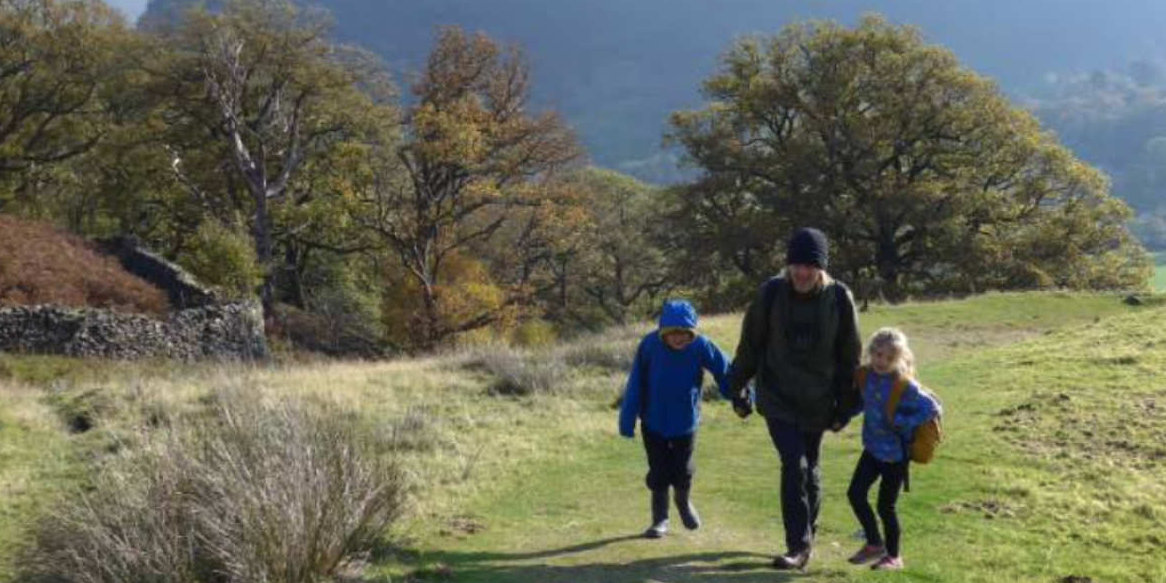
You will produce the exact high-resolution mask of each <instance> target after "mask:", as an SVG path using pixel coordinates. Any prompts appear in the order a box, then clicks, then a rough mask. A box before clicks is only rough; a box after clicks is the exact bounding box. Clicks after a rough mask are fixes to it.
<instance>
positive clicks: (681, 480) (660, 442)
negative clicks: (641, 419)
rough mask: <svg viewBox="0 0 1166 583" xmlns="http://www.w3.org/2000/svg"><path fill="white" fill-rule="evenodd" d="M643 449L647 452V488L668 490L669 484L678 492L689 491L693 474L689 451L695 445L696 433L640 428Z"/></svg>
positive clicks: (694, 470)
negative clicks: (670, 434)
mask: <svg viewBox="0 0 1166 583" xmlns="http://www.w3.org/2000/svg"><path fill="white" fill-rule="evenodd" d="M641 433H642V434H643V436H644V449H645V450H647V452H648V476H647V478H646V480H645V481H646V482H647V484H648V489H649V490H651V491H653V492H668V486H672V487H673V488H675V489H676V491H677V492H688V490H689V489H690V488H692V476H693V474H695V473H696V465H695V464H694V463H693V461H692V452H693V449H694V448H695V446H696V433H690V434H688V435H684V436H681V437H664V436H662V435H660V434H658V433H654V432H652V431H648V430H646V429H645V430H643V431H641Z"/></svg>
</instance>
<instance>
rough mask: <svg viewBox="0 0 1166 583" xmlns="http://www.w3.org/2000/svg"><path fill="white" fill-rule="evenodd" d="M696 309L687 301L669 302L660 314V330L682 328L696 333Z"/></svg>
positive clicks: (665, 303)
mask: <svg viewBox="0 0 1166 583" xmlns="http://www.w3.org/2000/svg"><path fill="white" fill-rule="evenodd" d="M697 318H698V317H697V315H696V308H694V307H692V304H690V303H688V302H687V301H685V300H668V301H666V302H664V309H663V311H661V312H660V330H661V331H663V330H665V329H669V328H680V329H684V330H691V331H692V332H694V333H695V332H696V323H697Z"/></svg>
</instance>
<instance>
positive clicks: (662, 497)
mask: <svg viewBox="0 0 1166 583" xmlns="http://www.w3.org/2000/svg"><path fill="white" fill-rule="evenodd" d="M667 532H668V490H652V526H650V527H648V530H645V531H644V538H660V537H662V536H664V534H665V533H667Z"/></svg>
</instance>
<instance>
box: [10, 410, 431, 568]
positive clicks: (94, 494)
mask: <svg viewBox="0 0 1166 583" xmlns="http://www.w3.org/2000/svg"><path fill="white" fill-rule="evenodd" d="M205 402H206V404H207V407H205V408H204V410H203V414H202V415H198V416H184V417H179V418H175V419H173V420H171V421H169V423H168V426H167V427H164V428H161V429H157V430H155V431H154V432H153V434H152V435H151V436H149V437H147V438H144V439H142V441H141V446H140V447H137V448H133V449H127V450H125V451H123V452H122V453H121V454H119V455H117V456H115V457H112V458H107V459H105V460H103V463H102V465H101V467H100V468H99V469H98V470H97V472H96V474H95V476H94V477H93V479H92V483H91V484H90V485H89V487H88V488H85V489H78V491H75V492H72V493H71V494H70V495H69V496H67V497H65V498H64V499H63V500H62V501H61V503H60V504H59V505H58V506H57V508H56V509H55V510H54V511H52V512H51V513H50V514H49V515H48V516H47V517H44V518H43V519H42V520H41V521H40V523H39V525H38V526H37V529H36V532H35V543H34V545H33V548H32V549H31V550H30V551H29V552H28V554H27V556H26V557H24V560H23V561H22V563H23V565H24V576H25V577H26V580H29V581H77V582H93V583H97V582H103V583H104V582H114V581H152V580H166V581H179V582H209V581H214V582H226V581H240V582H242V581H248V582H254V581H279V582H309V581H322V580H326V579H327V578H329V577H332V576H333V575H334V574H336V573H337V572H338V571H339V570H340V569H342V568H343V567H344V566H345V565H346V564H347V563H349V562H350V561H353V560H354V559H358V558H359V557H360V555H361V553H362V552H364V551H366V550H368V549H369V548H370V547H371V546H372V544H373V543H374V541H375V539H376V538H377V537H379V536H380V535H381V534H382V533H384V531H385V530H386V529H387V528H388V527H389V526H390V525H391V524H392V523H393V522H394V521H395V520H396V519H397V518H398V517H399V516H400V515H401V512H402V509H403V504H404V499H405V497H406V494H407V490H408V485H407V480H406V478H405V475H404V472H403V471H402V470H401V469H400V468H399V467H398V466H397V465H396V464H395V463H394V462H393V460H392V458H391V457H386V456H380V455H377V454H376V450H377V449H378V447H377V444H375V443H373V440H372V438H371V436H369V435H366V434H364V433H362V432H361V431H360V429H359V428H358V427H357V426H355V425H354V424H351V423H347V422H346V421H347V418H346V416H345V415H343V414H341V413H340V412H338V411H335V410H331V409H330V408H329V407H328V406H327V405H325V404H323V403H314V404H307V403H305V402H302V401H297V400H285V401H284V402H279V403H272V402H265V401H264V400H262V399H258V398H255V397H254V396H251V395H248V394H245V393H242V392H238V391H226V392H220V393H214V394H212V395H211V396H210V397H209V398H207V399H206V400H205Z"/></svg>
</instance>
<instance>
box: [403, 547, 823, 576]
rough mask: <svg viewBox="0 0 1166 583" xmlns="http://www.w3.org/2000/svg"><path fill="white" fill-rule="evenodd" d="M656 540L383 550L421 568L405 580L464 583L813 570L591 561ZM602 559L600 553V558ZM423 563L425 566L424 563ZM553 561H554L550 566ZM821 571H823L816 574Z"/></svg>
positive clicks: (723, 557) (764, 560) (719, 559)
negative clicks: (607, 551) (592, 555)
mask: <svg viewBox="0 0 1166 583" xmlns="http://www.w3.org/2000/svg"><path fill="white" fill-rule="evenodd" d="M633 541H641V542H642V543H643V544H649V545H650V544H653V543H652V542H650V541H644V539H643V538H642V537H640V536H639V535H626V536H618V537H610V538H605V539H600V540H595V541H590V542H585V543H580V544H577V545H571V546H568V547H562V548H558V549H546V550H538V551H530V552H514V553H507V552H493V551H480V552H456V551H452V552H451V551H435V552H425V553H420V552H417V551H412V550H403V549H399V548H398V549H393V550H389V549H383V551H385V552H386V555H392V556H394V557H395V558H396V559H398V560H401V559H404V560H405V562H406V563H409V564H413V565H415V566H416V567H417V568H416V569H415V570H414V571H413V572H412V573H411V574H410V575H407V576H406V577H405V578H404V580H405V581H417V582H421V581H459V582H466V583H526V582H529V583H644V582H645V581H650V582H654V583H711V582H714V581H730V582H733V583H782V582H791V581H798V580H802V579H804V578H806V577H808V576H812V575H813V574H814V571H813V570H811V571H810V573H808V574H806V573H800V572H794V573H787V572H779V571H775V570H773V569H772V568H771V567H770V563H771V561H772V556H770V555H763V554H758V553H751V552H733V551H729V552H703V553H689V554H678V555H671V556H657V557H649V558H642V559H633V560H630V561H626V562H619V561H614V562H613V561H611V560H596V561H590V560H588V557H586V556H580V555H585V554H586V553H588V552H590V551H595V550H599V549H602V548H604V547H608V546H612V545H619V544H621V543H626V544H634V542H633ZM382 556H385V555H382ZM598 558H599V557H596V559H598ZM421 563H424V566H421ZM548 563H554V564H548ZM818 574H819V575H820V573H818Z"/></svg>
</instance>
